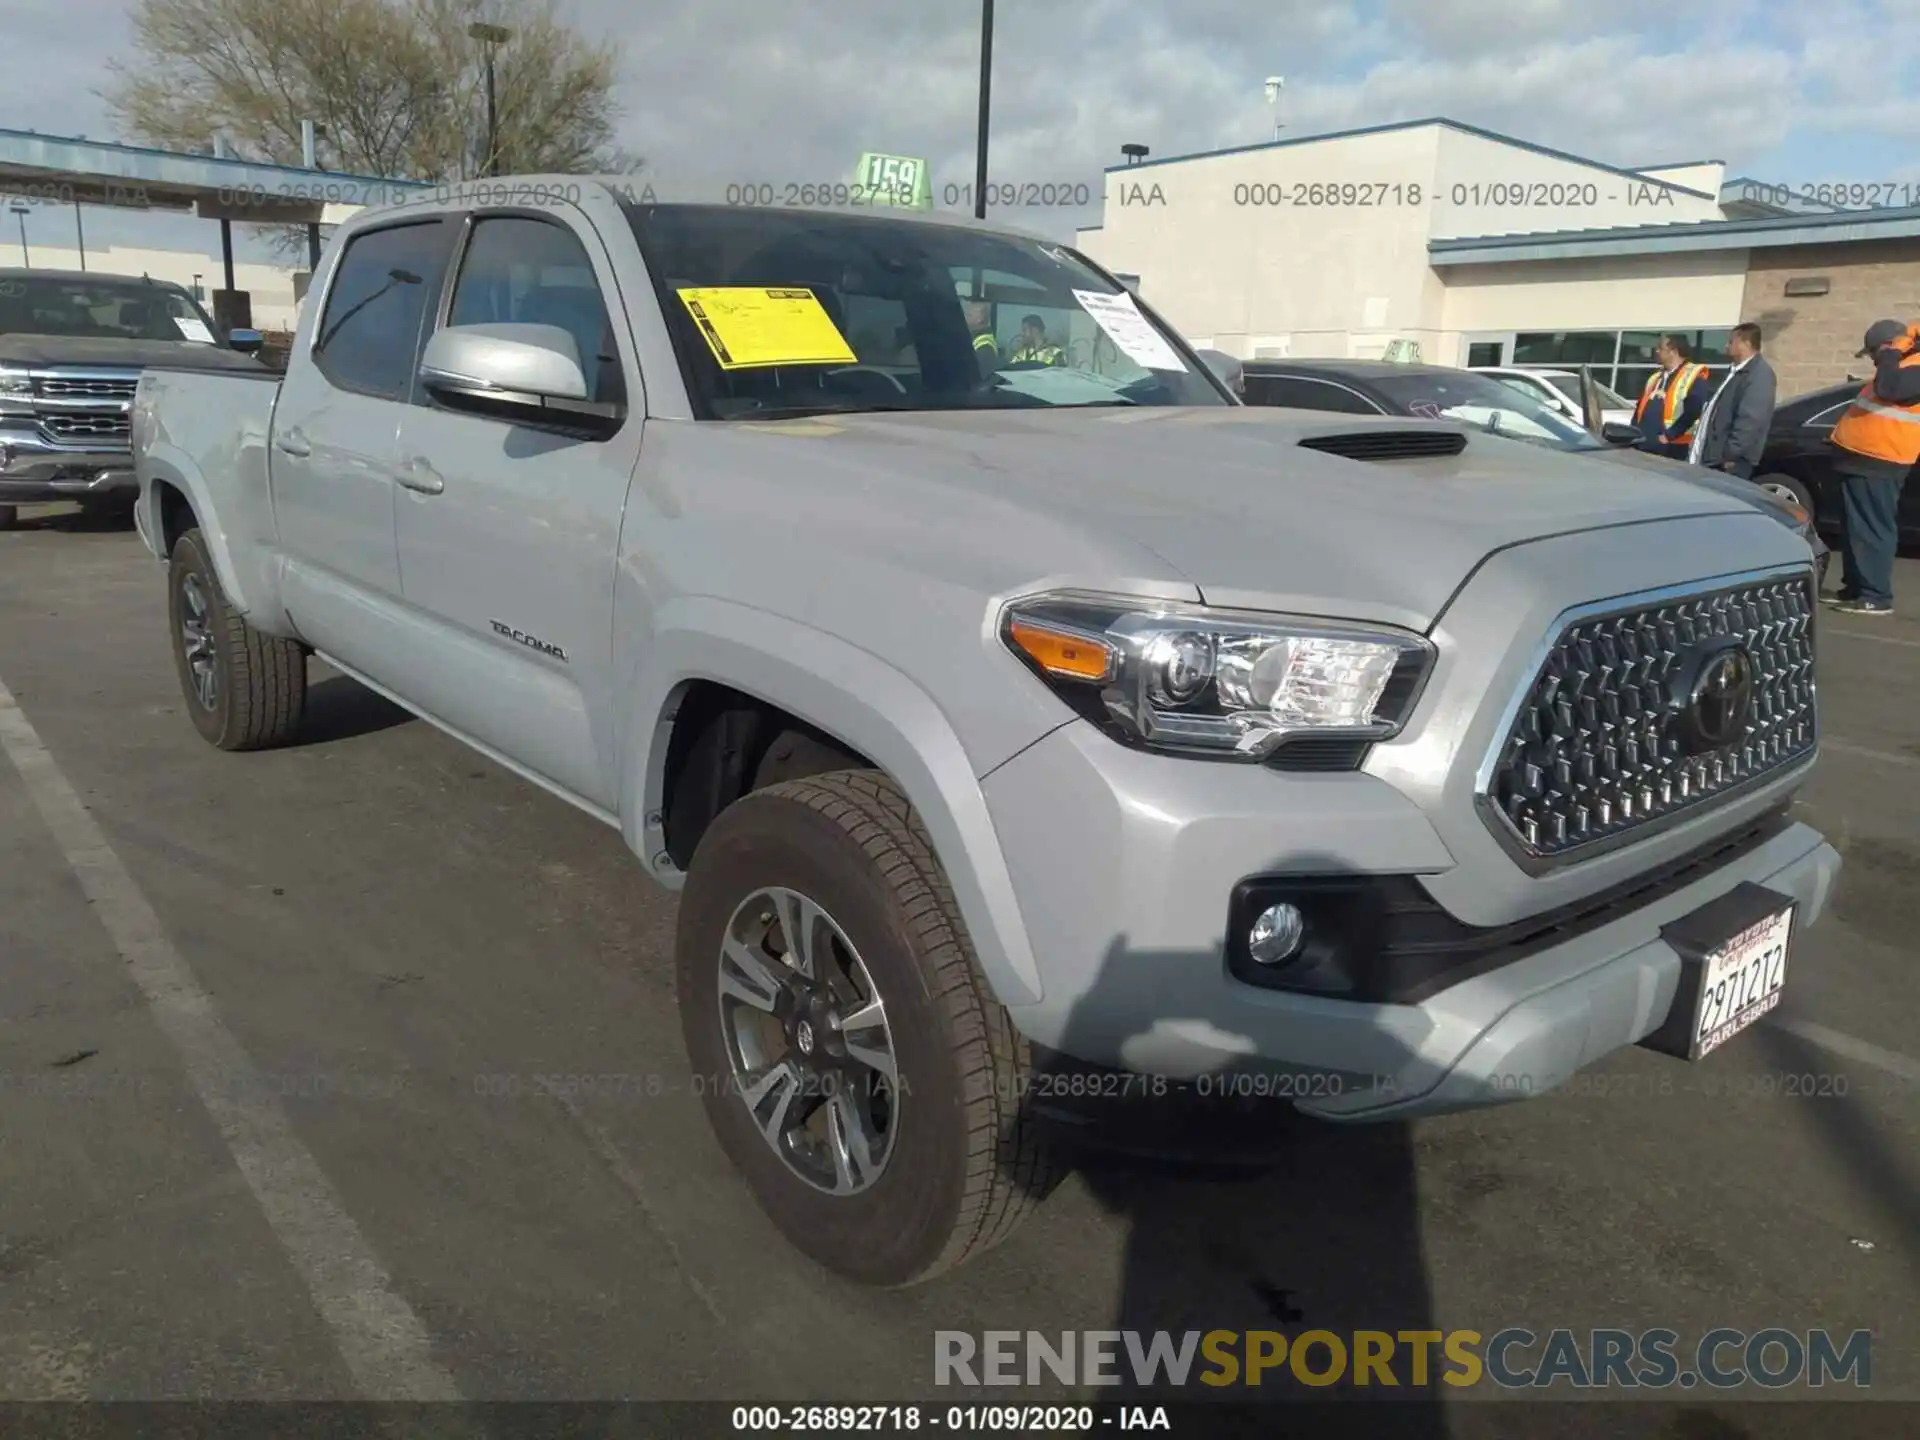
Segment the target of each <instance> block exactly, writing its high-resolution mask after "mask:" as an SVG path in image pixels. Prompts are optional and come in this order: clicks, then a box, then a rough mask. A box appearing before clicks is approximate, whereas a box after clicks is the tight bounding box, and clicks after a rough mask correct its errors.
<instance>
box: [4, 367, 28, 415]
mask: <svg viewBox="0 0 1920 1440" xmlns="http://www.w3.org/2000/svg"><path fill="white" fill-rule="evenodd" d="M32 399H33V378H32V377H31V376H30V375H28V374H27V372H26V371H24V370H0V410H12V411H15V412H18V411H19V410H20V409H21V408H22V402H24V401H31V400H32ZM9 402H12V403H9Z"/></svg>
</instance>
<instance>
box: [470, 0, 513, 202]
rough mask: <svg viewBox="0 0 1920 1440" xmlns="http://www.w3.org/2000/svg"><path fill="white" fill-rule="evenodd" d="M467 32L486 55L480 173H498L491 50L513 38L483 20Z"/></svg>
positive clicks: (501, 27) (500, 27) (500, 28)
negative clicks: (484, 140)
mask: <svg viewBox="0 0 1920 1440" xmlns="http://www.w3.org/2000/svg"><path fill="white" fill-rule="evenodd" d="M467 34H468V35H469V36H471V37H472V38H473V39H475V40H478V41H479V42H480V43H481V45H483V46H484V47H485V50H486V57H487V153H486V159H485V160H484V161H483V162H482V163H481V166H480V173H481V174H482V175H495V174H498V173H499V165H500V116H499V112H498V109H497V108H496V105H495V102H494V94H493V52H494V49H495V47H496V46H500V45H504V44H506V43H507V41H509V40H511V39H512V38H513V31H511V30H509V29H508V28H507V27H506V26H504V25H490V24H488V23H487V22H486V21H485V20H476V21H474V22H473V24H471V25H469V26H468V27H467Z"/></svg>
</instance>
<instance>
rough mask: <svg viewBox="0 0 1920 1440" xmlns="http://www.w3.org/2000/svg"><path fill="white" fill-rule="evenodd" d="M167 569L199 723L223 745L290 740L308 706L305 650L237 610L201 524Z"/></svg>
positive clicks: (176, 643)
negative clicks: (222, 584)
mask: <svg viewBox="0 0 1920 1440" xmlns="http://www.w3.org/2000/svg"><path fill="white" fill-rule="evenodd" d="M167 575H168V586H167V589H168V605H167V610H168V615H169V618H170V619H171V621H172V624H173V658H174V664H175V667H176V668H177V669H178V671H179V673H180V689H181V691H182V692H183V693H184V694H185V696H186V701H187V713H188V714H189V715H190V716H192V718H193V725H194V728H195V729H196V730H198V731H199V732H200V734H201V736H202V737H203V738H205V739H206V740H207V742H208V743H209V744H212V745H217V746H219V748H220V749H222V750H264V749H268V748H270V747H272V746H275V745H279V744H283V743H284V742H285V741H286V740H287V739H289V738H290V737H291V736H292V735H293V733H294V731H295V730H297V729H298V728H299V726H300V716H301V714H302V712H303V711H304V710H305V709H306V703H307V656H306V652H305V651H304V650H302V649H301V648H300V646H299V645H298V644H297V643H295V642H294V641H292V640H282V639H280V638H278V637H277V636H273V635H265V634H262V633H261V632H260V631H258V630H256V629H254V628H253V626H251V625H249V624H248V623H247V622H246V621H245V620H244V619H243V618H242V617H241V616H239V615H238V614H236V613H234V610H233V608H232V607H231V606H230V605H229V604H228V603H227V597H226V593H225V592H224V591H223V590H221V588H220V579H219V576H218V575H216V574H215V573H214V568H213V565H212V562H211V561H210V560H209V559H208V558H207V551H206V541H205V539H204V538H203V537H202V536H201V534H200V531H199V530H198V529H193V530H188V531H187V532H186V533H185V534H184V535H182V536H181V537H180V538H179V539H178V540H176V541H175V542H174V546H173V558H172V563H171V564H170V565H169V567H168V571H167Z"/></svg>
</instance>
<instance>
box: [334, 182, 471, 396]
mask: <svg viewBox="0 0 1920 1440" xmlns="http://www.w3.org/2000/svg"><path fill="white" fill-rule="evenodd" d="M452 238H453V227H452V226H451V225H449V224H447V223H446V221H444V220H441V219H434V220H426V221H419V222H415V223H413V224H408V225H390V226H387V227H384V228H382V229H379V230H368V231H365V232H363V233H361V234H359V235H356V236H354V237H353V238H352V239H351V240H349V241H348V242H347V248H346V252H345V253H344V254H342V255H341V257H340V263H339V266H338V267H337V268H336V270H335V271H334V276H333V283H332V284H331V285H330V286H329V287H328V290H327V308H326V313H325V314H323V315H322V316H321V317H320V326H319V329H318V331H317V332H316V338H315V340H314V342H313V361H314V365H315V367H316V368H317V369H318V370H319V371H320V373H321V374H322V375H324V376H325V377H326V378H327V380H328V382H329V383H330V384H332V385H334V386H335V387H336V388H338V389H341V390H352V391H354V392H356V393H358V394H361V395H373V396H378V397H380V398H381V399H386V400H403V399H405V398H406V397H407V395H408V393H409V392H410V391H411V390H412V388H413V374H414V371H415V369H416V368H417V367H418V365H419V357H420V348H421V345H422V344H423V343H424V335H423V333H422V332H423V329H424V323H423V322H424V321H425V318H426V316H427V315H428V314H429V313H430V312H431V311H432V310H433V309H434V307H435V306H436V305H437V304H438V303H439V299H440V286H441V283H442V281H443V280H444V279H445V278H446V273H447V259H448V251H449V249H450V248H451V246H452Z"/></svg>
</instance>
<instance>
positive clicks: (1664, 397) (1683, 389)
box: [1633, 335, 1711, 460]
mask: <svg viewBox="0 0 1920 1440" xmlns="http://www.w3.org/2000/svg"><path fill="white" fill-rule="evenodd" d="M1653 358H1654V359H1656V360H1658V361H1659V362H1660V368H1659V369H1658V370H1656V371H1654V372H1653V374H1651V375H1649V376H1648V377H1647V383H1646V384H1645V386H1643V387H1642V388H1641V391H1640V403H1639V404H1637V405H1635V406H1634V407H1633V423H1634V426H1635V428H1637V429H1638V430H1639V431H1640V440H1639V442H1638V443H1637V444H1636V445H1635V447H1634V448H1635V449H1638V450H1645V451H1647V452H1648V453H1649V454H1653V455H1664V456H1666V457H1667V458H1668V459H1669V460H1684V459H1686V458H1687V451H1688V450H1689V449H1690V448H1691V447H1692V445H1693V429H1694V426H1695V424H1696V423H1698V421H1699V419H1700V411H1701V409H1702V407H1704V406H1705V404H1706V400H1707V392H1708V390H1709V389H1710V387H1711V382H1710V381H1708V380H1707V367H1706V366H1704V365H1701V364H1699V363H1698V362H1696V361H1693V360H1689V359H1688V358H1687V341H1686V337H1685V336H1681V335H1662V336H1661V337H1660V343H1659V344H1658V345H1656V346H1654V347H1653Z"/></svg>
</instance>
